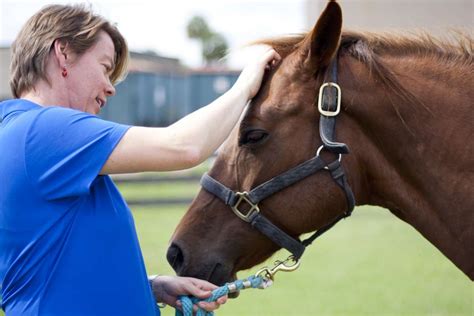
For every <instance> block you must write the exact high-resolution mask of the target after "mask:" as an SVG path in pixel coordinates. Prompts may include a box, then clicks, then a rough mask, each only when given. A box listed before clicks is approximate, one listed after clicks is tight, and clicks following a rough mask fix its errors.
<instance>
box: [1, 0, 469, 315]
mask: <svg viewBox="0 0 474 316" xmlns="http://www.w3.org/2000/svg"><path fill="white" fill-rule="evenodd" d="M74 2H76V1H54V3H74ZM49 3H51V2H50V1H43V0H34V1H33V0H0V100H2V99H8V98H10V97H11V94H10V89H9V86H8V67H9V59H10V57H9V54H10V49H9V48H10V45H11V43H12V41H13V40H14V38H15V36H16V34H17V33H18V32H19V30H20V28H21V26H22V25H23V23H25V21H26V20H27V19H28V18H29V17H30V16H31V15H32V14H34V13H35V12H36V11H38V10H39V9H40V8H41V7H43V6H44V5H46V4H49ZM86 3H87V4H88V5H90V6H91V7H92V8H93V9H94V11H95V12H97V13H100V14H102V15H103V16H105V17H106V18H108V19H109V20H111V21H113V22H115V23H116V24H117V25H118V28H119V29H120V30H121V32H122V33H123V34H124V36H125V37H126V39H127V40H128V42H129V45H130V50H131V64H130V69H129V76H128V77H127V79H126V80H125V81H124V82H122V83H120V84H119V85H118V86H117V95H116V96H115V97H113V98H111V99H110V101H109V103H108V105H107V107H106V108H105V109H104V110H103V113H102V114H101V116H102V117H104V118H106V119H109V120H112V121H116V122H119V123H125V124H133V125H147V126H166V125H169V124H171V123H173V122H174V121H176V120H178V119H179V118H181V117H182V116H184V115H186V114H187V113H190V112H192V111H194V110H196V109H198V108H199V107H201V106H204V105H206V104H208V103H209V102H211V101H212V100H214V99H215V98H217V97H218V96H219V95H221V94H223V93H224V92H225V91H227V90H228V89H229V88H230V87H231V85H232V84H233V83H234V81H235V80H236V78H237V76H238V74H239V71H240V69H241V68H242V67H243V65H245V63H246V61H248V60H250V59H251V58H252V57H253V56H254V55H255V54H256V52H257V51H258V50H259V49H258V48H249V47H245V45H246V44H247V43H249V42H251V41H254V40H257V39H260V38H266V37H274V36H278V35H284V34H290V33H301V32H306V31H309V30H310V29H311V28H312V26H313V25H314V23H315V22H316V19H317V17H318V16H319V14H320V12H321V11H322V9H323V8H324V7H325V5H326V1H322V0H224V1H223V0H221V1H217V0H200V1H192V0H174V1H144V0H133V1H132V0H101V1H88V2H86ZM339 3H340V4H341V6H342V8H343V14H344V26H345V28H346V29H357V30H370V31H384V32H395V31H396V32H400V31H401V32H402V33H413V32H416V31H418V30H424V31H427V32H429V33H432V34H435V35H437V36H440V37H446V36H449V30H450V29H452V28H455V29H464V30H466V29H467V30H468V31H469V32H472V31H473V29H474V0H412V1H408V0H392V1H390V0H345V1H344V0H341V1H339ZM211 165H212V159H211V160H209V161H207V162H205V163H204V164H203V165H201V166H199V167H197V168H194V169H191V170H185V171H181V172H172V173H148V174H138V175H124V176H117V177H115V181H116V183H117V184H118V186H119V188H120V190H121V192H122V193H123V194H124V196H125V198H126V199H127V201H128V202H129V204H130V206H131V208H132V211H133V212H134V216H135V220H136V225H137V229H138V233H139V237H140V241H141V245H142V249H143V254H144V257H145V261H146V264H147V269H148V271H149V274H155V273H160V274H166V273H173V272H172V270H171V268H170V267H169V266H168V264H167V263H166V260H165V252H166V248H167V243H168V240H169V238H170V236H171V234H172V233H173V230H174V227H176V225H177V223H178V222H179V220H180V218H181V217H182V215H183V214H184V212H185V211H186V208H187V206H188V205H189V203H190V202H191V200H192V198H193V197H194V196H195V194H196V193H197V191H198V190H199V184H198V181H199V178H200V176H201V175H202V173H203V172H205V171H206V170H208V169H209V168H210V166H211ZM453 207H455V206H453ZM277 258H279V259H281V258H286V254H284V253H281V252H280V253H279V254H277V255H276V256H275V259H277ZM473 260H474V258H473ZM268 263H269V264H271V261H269V262H268ZM252 272H253V271H244V272H242V273H241V274H240V275H239V276H240V277H246V276H248V275H250V274H251V273H252ZM250 291H254V292H250ZM473 301H474V286H473V283H472V282H471V281H469V279H468V278H467V277H466V276H465V275H464V274H462V273H461V272H460V271H459V270H458V269H457V268H456V267H455V266H454V265H453V264H452V263H451V262H450V261H449V260H447V259H446V258H445V257H444V256H443V255H442V254H441V253H440V252H439V251H438V250H437V249H436V248H434V247H433V246H432V245H431V244H429V243H428V242H427V241H426V240H425V239H424V238H423V237H422V236H421V235H420V234H419V233H418V232H416V231H415V230H414V229H412V228H411V227H410V226H408V225H406V224H405V223H403V222H401V221H400V220H398V219H397V218H395V217H394V216H393V215H392V214H391V213H390V212H388V211H387V210H384V209H380V208H375V207H358V208H357V210H356V211H355V212H354V215H353V217H351V218H350V219H348V220H345V221H344V222H343V223H341V224H339V225H337V226H336V227H335V228H334V229H333V230H331V232H329V233H328V234H327V236H326V235H325V237H323V238H322V239H321V241H320V242H319V243H316V244H315V245H313V246H312V247H311V248H310V249H308V251H307V253H306V254H305V257H304V259H303V264H302V267H301V268H300V270H298V271H297V272H293V273H290V274H281V275H278V276H277V282H276V284H275V285H274V286H273V287H272V288H270V289H268V290H265V291H258V292H257V291H255V290H249V291H248V293H247V292H244V293H242V294H241V296H240V297H239V298H238V299H236V300H232V301H230V302H228V303H227V304H226V306H224V307H223V308H222V309H221V310H219V311H218V313H217V314H218V315H449V316H451V315H463V316H464V315H474V309H473V308H474V307H473V304H474V303H473ZM0 314H1V312H0ZM163 314H164V315H172V314H174V311H173V310H172V309H170V308H169V307H168V308H166V309H165V310H163Z"/></svg>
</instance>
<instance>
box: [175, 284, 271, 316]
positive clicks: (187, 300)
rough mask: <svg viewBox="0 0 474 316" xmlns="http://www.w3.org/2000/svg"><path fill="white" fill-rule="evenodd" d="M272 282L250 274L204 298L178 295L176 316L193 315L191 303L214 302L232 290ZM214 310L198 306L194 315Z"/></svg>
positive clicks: (210, 314) (203, 315)
mask: <svg viewBox="0 0 474 316" xmlns="http://www.w3.org/2000/svg"><path fill="white" fill-rule="evenodd" d="M271 284H272V280H271V279H266V278H265V277H261V276H257V275H252V276H250V277H248V278H246V279H243V280H236V281H234V282H231V283H227V284H226V285H223V286H221V287H219V288H217V289H215V290H214V291H212V295H211V296H210V297H208V298H206V299H199V298H197V297H194V296H189V295H187V296H184V295H183V296H180V297H179V299H180V300H181V304H182V309H183V311H180V310H178V309H176V313H175V315H176V316H193V305H194V304H196V303H199V302H215V301H216V300H217V299H218V298H219V297H222V296H224V295H227V294H229V293H232V292H236V291H240V290H244V289H249V288H252V289H257V288H258V289H265V288H267V287H269V286H270V285H271ZM213 315H214V312H208V311H206V310H204V309H202V308H199V309H198V311H197V313H196V316H213Z"/></svg>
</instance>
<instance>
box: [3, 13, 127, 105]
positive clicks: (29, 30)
mask: <svg viewBox="0 0 474 316" xmlns="http://www.w3.org/2000/svg"><path fill="white" fill-rule="evenodd" d="M100 31H105V32H106V33H107V34H108V35H109V36H110V37H111V38H112V41H113V43H114V47H115V67H114V69H113V71H112V74H111V75H110V80H111V82H112V83H113V84H115V83H117V82H118V81H120V80H122V79H123V78H125V75H126V70H127V64H128V59H129V54H128V47H127V43H126V41H125V39H124V38H123V36H122V34H120V32H119V31H118V29H117V28H116V26H115V25H112V24H111V23H110V22H108V21H107V20H106V19H105V18H103V17H102V16H100V15H97V14H94V13H93V12H92V10H91V9H88V8H86V7H85V6H84V5H80V4H78V5H49V6H46V7H44V8H43V9H41V10H40V11H39V12H37V13H36V14H35V15H33V16H32V17H31V18H30V19H29V20H28V21H27V22H26V24H25V25H24V26H23V28H22V29H21V31H20V33H19V34H18V36H17V38H16V40H15V41H14V42H13V45H12V60H11V65H10V88H11V90H12V93H13V96H14V97H15V98H19V97H20V96H21V95H22V94H23V93H25V92H28V91H30V90H31V89H32V88H34V86H35V84H36V83H37V82H38V80H39V79H43V80H45V81H46V82H49V80H48V78H47V77H46V71H45V70H46V62H47V60H48V56H49V52H50V51H51V49H52V47H53V44H54V42H55V41H56V40H60V41H61V42H64V43H65V44H67V46H68V48H69V49H71V50H72V51H73V52H74V53H76V54H77V55H81V54H83V53H84V52H85V51H86V50H87V49H89V48H90V47H92V46H93V45H94V44H95V43H96V41H97V39H98V35H99V32H100Z"/></svg>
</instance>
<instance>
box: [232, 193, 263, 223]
mask: <svg viewBox="0 0 474 316" xmlns="http://www.w3.org/2000/svg"><path fill="white" fill-rule="evenodd" d="M235 195H237V196H238V197H239V199H238V200H237V203H235V205H234V206H231V208H232V211H234V213H235V215H237V216H238V217H239V218H241V219H242V220H244V221H246V222H250V221H251V217H252V215H253V214H256V213H260V209H259V208H258V204H253V203H252V201H250V199H249V198H248V196H249V194H248V192H246V191H244V192H237V193H236V194H235ZM242 201H245V202H247V204H249V205H250V210H249V211H248V212H247V214H244V213H242V212H241V211H240V210H239V205H240V203H242Z"/></svg>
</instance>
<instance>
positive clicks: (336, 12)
mask: <svg viewBox="0 0 474 316" xmlns="http://www.w3.org/2000/svg"><path fill="white" fill-rule="evenodd" d="M341 30H342V10H341V7H340V6H339V4H338V3H337V2H336V1H335V0H330V1H329V3H328V4H327V6H326V9H324V11H323V13H322V14H321V16H320V17H319V19H318V22H317V23H316V25H315V26H314V28H313V30H312V31H311V33H309V34H308V37H307V38H306V40H305V42H306V43H305V44H304V53H305V61H304V63H305V66H306V67H310V69H312V70H317V69H318V68H320V67H325V66H327V65H328V64H329V63H330V62H331V59H332V58H333V56H334V55H335V54H336V52H337V49H338V47H339V41H340V39H341Z"/></svg>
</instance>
